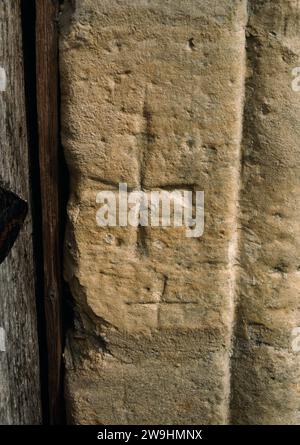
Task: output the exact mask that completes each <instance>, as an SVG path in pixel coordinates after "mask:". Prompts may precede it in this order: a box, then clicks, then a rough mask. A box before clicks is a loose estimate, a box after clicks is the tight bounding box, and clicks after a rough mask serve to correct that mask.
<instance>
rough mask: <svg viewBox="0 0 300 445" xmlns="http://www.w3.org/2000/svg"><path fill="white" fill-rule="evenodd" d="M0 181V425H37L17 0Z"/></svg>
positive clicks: (6, 49)
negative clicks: (25, 205)
mask: <svg viewBox="0 0 300 445" xmlns="http://www.w3.org/2000/svg"><path fill="white" fill-rule="evenodd" d="M0 182H1V185H2V186H4V188H3V189H2V191H3V195H2V198H3V199H2V200H1V202H2V203H1V212H2V216H3V215H4V214H5V216H3V220H2V222H3V224H4V219H5V218H6V220H7V222H8V225H7V224H6V225H5V224H4V225H3V227H2V229H3V230H2V235H3V236H2V241H3V242H4V244H2V248H3V256H2V259H3V260H4V261H3V263H2V264H1V265H0V423H1V424H39V423H40V422H41V404H40V382H39V353H38V340H37V322H36V304H35V303H36V301H35V279H34V262H33V247H32V220H31V199H30V186H29V156H28V142H27V129H26V114H25V93H24V78H23V60H22V30H21V19H20V0H14V1H11V0H2V1H1V2H0ZM7 190H11V191H13V192H14V193H16V194H17V195H19V196H20V197H21V198H22V199H23V200H26V201H27V202H28V204H29V212H28V214H27V217H26V220H25V224H24V226H23V228H22V230H21V232H20V234H19V236H17V233H16V232H15V229H16V227H15V226H14V225H15V224H17V225H18V224H19V223H21V220H22V219H23V218H24V216H25V214H23V211H21V208H18V205H17V207H14V206H15V204H17V202H18V198H17V197H16V196H15V195H10V197H9V196H8V194H7ZM22 202H23V201H20V203H22ZM21 207H22V206H21ZM23 207H24V206H23ZM5 208H6V210H5ZM24 209H25V207H24ZM14 218H15V219H14ZM5 229H7V231H6V233H4V232H5ZM8 232H10V233H8ZM7 237H9V238H7ZM15 238H17V239H16V242H15V244H14V247H13V248H12V250H11V251H10V253H8V252H9V249H10V248H11V247H12V244H13V241H14V239H15ZM6 242H8V244H5V243H6ZM7 254H8V255H7ZM5 257H6V258H5Z"/></svg>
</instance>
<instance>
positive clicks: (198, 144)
mask: <svg viewBox="0 0 300 445" xmlns="http://www.w3.org/2000/svg"><path fill="white" fill-rule="evenodd" d="M247 6H248V9H249V19H248V20H249V23H248V25H247V18H248V17H247ZM295 8H296V3H295V2H293V3H292V2H290V1H281V2H274V1H273V2H269V1H260V2H250V3H249V2H248V4H247V2H246V1H240V0H232V1H226V0H218V1H214V0H207V1H203V0H201V1H200V0H192V1H189V2H186V1H183V0H182V1H181V0H173V1H166V0H165V1H161V0H122V1H118V0H109V1H107V0H101V1H100V0H97V1H91V0H77V1H75V2H72V5H65V8H64V12H63V14H62V17H61V30H62V36H61V51H60V54H61V55H60V62H61V82H62V136H63V144H64V148H65V153H66V157H67V161H68V165H69V169H70V176H71V196H70V201H69V207H68V215H69V222H68V229H67V237H66V255H65V277H66V279H67V281H68V282H69V285H70V289H71V293H72V295H73V298H74V305H75V324H74V329H73V330H72V331H71V332H70V333H69V336H68V344H67V347H66V351H65V361H66V398H67V404H68V416H69V421H70V422H73V423H83V424H86V423H105V424H110V423H115V424H118V423H136V424H138V423H158V424H166V423H172V424H176V423H177V424H178V423H190V424H191V423H194V424H196V423H228V422H230V421H232V422H234V423H271V422H273V423H274V422H278V423H279V422H281V421H286V422H289V423H296V422H298V421H299V419H298V417H299V408H298V405H297V398H298V393H297V382H299V379H300V376H299V369H300V368H299V357H298V356H297V355H295V354H294V353H293V352H292V351H291V350H290V347H291V346H290V345H291V330H292V328H293V327H294V326H297V323H298V325H299V320H298V318H297V317H298V314H297V307H298V302H297V295H298V289H299V285H298V282H297V280H298V274H299V270H298V263H297V261H299V260H297V257H298V256H299V254H298V253H297V243H299V236H298V233H299V228H298V226H297V216H298V214H299V205H298V206H297V202H296V201H297V193H298V189H299V179H300V178H299V173H298V170H297V168H298V167H297V162H298V161H297V152H298V148H297V140H299V138H298V133H299V126H298V128H297V116H296V114H297V111H298V105H297V104H298V101H299V97H297V95H295V93H294V92H292V91H291V79H290V72H291V69H292V68H293V66H295V65H293V64H295V63H296V61H297V58H298V54H299V48H298V43H297V32H296V31H297V29H296V28H297V21H296V20H294V21H293V17H294V13H295V11H298V9H297V10H296V9H295ZM282 24H283V25H282ZM282 26H283V28H282ZM246 28H247V29H246ZM246 36H247V41H246ZM245 86H246V101H245V100H244V99H245V94H244V93H245ZM243 121H244V136H243ZM291 173H293V174H291ZM120 182H126V183H127V184H128V187H130V188H131V189H133V190H144V191H147V192H150V191H152V190H185V189H186V190H189V189H190V190H204V192H205V231H204V235H203V236H202V237H201V238H187V237H186V236H185V229H184V228H174V227H173V228H164V229H162V228H154V227H152V228H150V227H138V228H133V227H113V228H112V227H110V228H99V227H98V226H97V225H96V212H97V209H98V204H96V195H97V192H98V191H100V190H115V191H117V190H118V185H119V183H120ZM283 203H284V209H283ZM239 212H240V216H239ZM239 227H241V229H242V230H241V236H239V232H240V231H239V230H238V228H239ZM297 237H298V239H297ZM298 250H299V249H298ZM237 264H238V265H239V267H238V266H237ZM232 353H233V360H231V355H232ZM277 365H278V368H277ZM230 400H231V403H230Z"/></svg>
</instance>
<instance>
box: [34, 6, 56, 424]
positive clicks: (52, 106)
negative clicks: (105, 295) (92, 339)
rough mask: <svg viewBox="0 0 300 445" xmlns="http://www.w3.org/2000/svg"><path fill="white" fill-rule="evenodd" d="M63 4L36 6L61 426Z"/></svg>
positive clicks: (49, 289) (47, 277)
mask: <svg viewBox="0 0 300 445" xmlns="http://www.w3.org/2000/svg"><path fill="white" fill-rule="evenodd" d="M58 12H59V1H56V0H37V1H36V57H37V112H38V133H39V160H40V161H39V162H40V180H41V199H42V217H43V249H44V285H45V288H44V289H45V313H46V330H47V345H48V385H49V412H50V423H51V424H56V423H60V421H61V394H62V391H61V390H62V387H61V385H62V382H61V357H62V328H61V260H60V234H59V227H60V220H59V165H58V164H59V153H58V150H59V143H58V141H59V124H58V122H59V117H58V31H57V17H58Z"/></svg>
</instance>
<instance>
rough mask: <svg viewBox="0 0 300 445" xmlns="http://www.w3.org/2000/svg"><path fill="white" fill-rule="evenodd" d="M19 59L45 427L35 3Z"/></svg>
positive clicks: (27, 11) (26, 7)
mask: <svg viewBox="0 0 300 445" xmlns="http://www.w3.org/2000/svg"><path fill="white" fill-rule="evenodd" d="M21 14H22V33H23V58H24V79H25V99H26V120H27V133H28V147H29V172H30V187H31V201H32V221H33V248H34V261H35V273H36V277H35V285H36V310H37V325H38V341H39V353H40V354H39V355H40V384H41V399H42V419H43V423H44V424H48V423H49V397H48V356H47V341H46V331H45V325H46V321H45V308H44V285H43V283H44V271H43V235H42V205H41V190H40V170H39V153H38V126H37V95H36V69H35V67H36V52H35V0H26V1H25V0H22V1H21Z"/></svg>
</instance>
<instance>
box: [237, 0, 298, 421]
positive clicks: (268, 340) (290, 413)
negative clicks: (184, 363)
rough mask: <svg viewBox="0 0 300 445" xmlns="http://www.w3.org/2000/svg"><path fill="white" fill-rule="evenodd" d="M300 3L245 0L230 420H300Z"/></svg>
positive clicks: (288, 0) (287, 0)
mask: <svg viewBox="0 0 300 445" xmlns="http://www.w3.org/2000/svg"><path fill="white" fill-rule="evenodd" d="M299 7H300V4H299V2H297V1H290V0H285V1H266V0H265V1H260V2H257V1H254V0H253V1H250V3H249V24H248V32H247V54H248V70H247V88H246V106H245V118H244V138H243V174H242V190H241V196H240V208H241V226H242V235H241V239H240V248H241V251H240V266H241V267H240V277H239V280H238V285H237V294H238V305H237V317H236V340H235V349H234V356H233V362H232V403H231V411H232V418H231V421H232V422H233V423H246V424H260V423H262V424H268V423H275V424H278V423H288V424H298V423H299V421H300V411H299V397H300V394H299V381H300V357H299V353H298V355H297V353H295V351H293V350H292V332H293V329H294V328H295V327H297V326H299V325H300V313H299V301H300V300H299V296H300V295H299V289H300V272H299V271H300V267H299V265H300V226H299V220H300V205H299V193H300V173H299V171H300V170H299V159H300V156H299V155H300V148H299V141H300V127H299V118H300V102H299V100H300V96H299V93H296V92H294V91H293V90H292V86H291V82H292V69H293V68H294V67H295V66H299V55H300V52H299V51H300V40H299V33H300V20H299V19H300V9H299Z"/></svg>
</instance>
